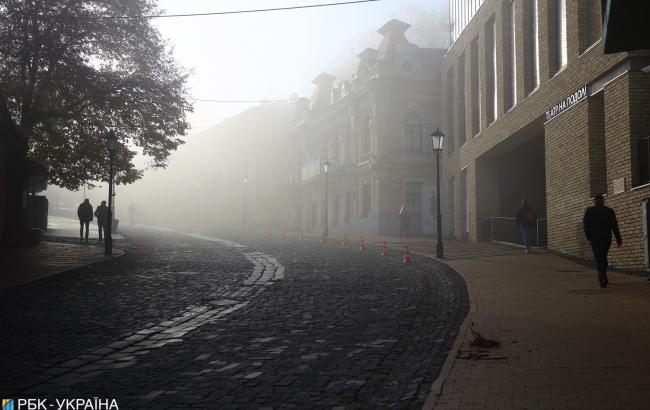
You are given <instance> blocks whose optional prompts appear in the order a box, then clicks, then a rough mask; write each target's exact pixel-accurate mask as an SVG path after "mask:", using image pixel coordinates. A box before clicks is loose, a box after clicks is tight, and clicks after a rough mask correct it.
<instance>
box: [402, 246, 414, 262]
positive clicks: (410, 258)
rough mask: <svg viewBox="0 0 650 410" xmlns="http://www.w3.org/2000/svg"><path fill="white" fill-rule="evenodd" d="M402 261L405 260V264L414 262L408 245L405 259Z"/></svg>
mask: <svg viewBox="0 0 650 410" xmlns="http://www.w3.org/2000/svg"><path fill="white" fill-rule="evenodd" d="M402 262H404V264H405V265H410V264H411V263H413V257H411V252H410V251H409V247H408V246H407V247H406V249H405V250H404V260H403V261H402Z"/></svg>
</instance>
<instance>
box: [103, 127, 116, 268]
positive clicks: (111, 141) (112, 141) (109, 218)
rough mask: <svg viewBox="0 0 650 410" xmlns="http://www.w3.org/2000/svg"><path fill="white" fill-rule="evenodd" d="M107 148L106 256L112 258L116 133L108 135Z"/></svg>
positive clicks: (111, 132)
mask: <svg viewBox="0 0 650 410" xmlns="http://www.w3.org/2000/svg"><path fill="white" fill-rule="evenodd" d="M106 146H107V148H108V210H107V211H106V232H105V235H104V236H105V241H104V255H106V256H110V255H112V254H113V207H112V205H113V157H114V156H115V150H116V148H117V136H116V135H115V131H113V130H110V131H109V132H108V134H106Z"/></svg>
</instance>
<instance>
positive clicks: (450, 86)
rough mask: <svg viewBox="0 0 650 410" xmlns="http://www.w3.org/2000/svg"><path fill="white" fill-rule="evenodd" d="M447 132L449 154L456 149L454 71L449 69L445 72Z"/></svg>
mask: <svg viewBox="0 0 650 410" xmlns="http://www.w3.org/2000/svg"><path fill="white" fill-rule="evenodd" d="M446 108H447V134H448V135H449V143H448V144H447V145H448V146H449V150H448V151H447V153H448V154H449V155H451V153H452V152H454V150H455V149H456V144H455V142H456V138H455V136H454V72H453V71H452V69H449V71H448V72H447V107H446Z"/></svg>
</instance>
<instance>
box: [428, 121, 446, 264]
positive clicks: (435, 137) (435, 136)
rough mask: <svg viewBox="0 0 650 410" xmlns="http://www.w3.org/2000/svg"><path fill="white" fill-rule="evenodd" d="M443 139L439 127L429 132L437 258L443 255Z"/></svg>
mask: <svg viewBox="0 0 650 410" xmlns="http://www.w3.org/2000/svg"><path fill="white" fill-rule="evenodd" d="M444 139H445V135H444V134H443V133H442V132H440V129H439V128H438V127H436V130H435V131H434V132H433V133H432V134H431V142H432V143H433V144H432V145H433V152H435V153H436V192H437V195H436V201H437V211H436V228H437V231H438V240H437V242H436V257H437V258H442V257H443V255H444V252H443V244H442V215H441V214H440V152H441V151H442V143H443V141H444Z"/></svg>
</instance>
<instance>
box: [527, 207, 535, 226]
mask: <svg viewBox="0 0 650 410" xmlns="http://www.w3.org/2000/svg"><path fill="white" fill-rule="evenodd" d="M535 221H537V215H535V211H533V210H532V209H529V210H527V211H526V222H528V223H533V222H535Z"/></svg>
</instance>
